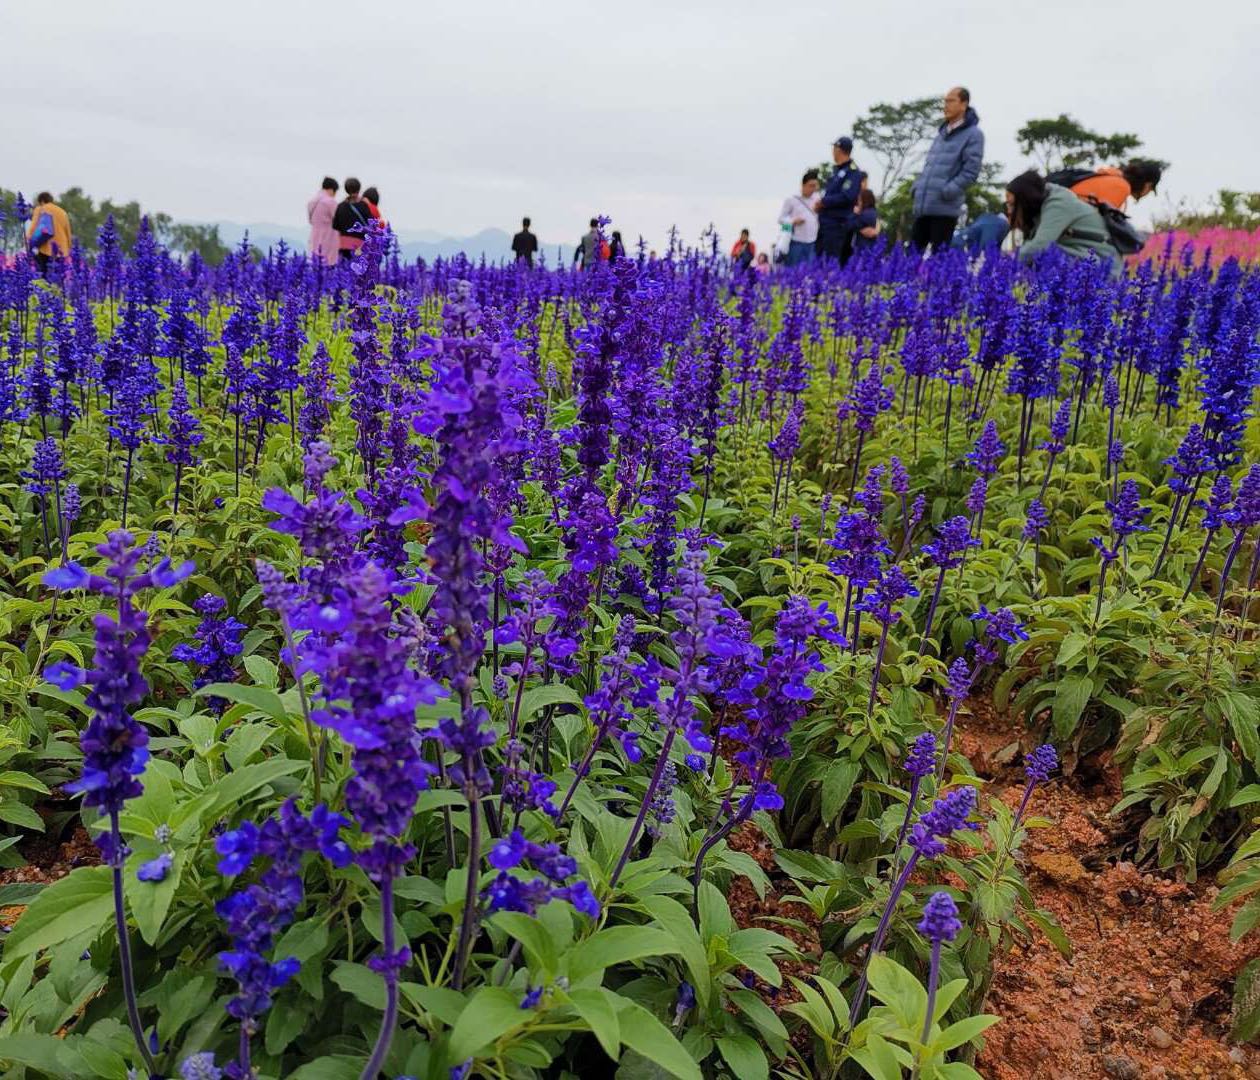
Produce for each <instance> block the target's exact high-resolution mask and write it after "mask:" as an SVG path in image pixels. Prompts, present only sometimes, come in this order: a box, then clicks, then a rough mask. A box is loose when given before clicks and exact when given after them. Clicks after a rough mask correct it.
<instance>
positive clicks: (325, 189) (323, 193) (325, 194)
mask: <svg viewBox="0 0 1260 1080" xmlns="http://www.w3.org/2000/svg"><path fill="white" fill-rule="evenodd" d="M336 210H337V181H336V180H334V179H333V178H332V177H331V176H325V177H324V182H323V183H322V184H321V185H320V188H319V191H318V192H317V193H316V194H315V195H313V196H312V197H311V201H310V202H308V203H307V204H306V220H307V221H309V222H310V223H311V238H310V239H309V240H308V241H307V242H306V250H307V251H308V252H310V255H311V258H312V259H322V260H323V262H324V264H325V265H326V266H336V265H337V247H338V243H337V241H338V236H337V230H336V229H334V228H333V214H334V213H335V212H336Z"/></svg>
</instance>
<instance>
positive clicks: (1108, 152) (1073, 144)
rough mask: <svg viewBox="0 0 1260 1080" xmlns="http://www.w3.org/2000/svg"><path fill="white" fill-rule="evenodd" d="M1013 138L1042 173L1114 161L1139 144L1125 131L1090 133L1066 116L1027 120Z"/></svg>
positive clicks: (1138, 140) (1139, 142) (1138, 139)
mask: <svg viewBox="0 0 1260 1080" xmlns="http://www.w3.org/2000/svg"><path fill="white" fill-rule="evenodd" d="M1015 139H1016V141H1017V142H1018V143H1019V149H1020V152H1021V153H1023V154H1027V155H1028V156H1029V157H1031V158H1032V159H1033V160H1034V161H1036V162H1037V164H1038V165H1039V166H1040V167H1041V169H1042V171H1043V172H1054V171H1055V170H1056V169H1066V168H1077V167H1080V166H1084V165H1092V164H1094V163H1096V162H1100V161H1117V160H1119V159H1120V158H1122V157H1124V156H1125V155H1126V154H1129V153H1132V152H1133V151H1134V150H1136V149H1137V148H1138V147H1139V146H1141V145H1142V140H1141V139H1140V138H1138V136H1136V135H1131V134H1128V133H1126V132H1117V133H1116V134H1114V135H1103V134H1100V133H1099V132H1097V131H1090V130H1089V128H1087V127H1085V126H1084V125H1083V124H1081V123H1080V122H1079V121H1077V120H1075V119H1073V118H1072V117H1071V116H1069V115H1068V114H1067V113H1060V114H1059V115H1058V116H1056V117H1054V118H1053V119H1042V120H1029V121H1028V123H1026V124H1025V125H1024V126H1023V127H1022V128H1020V129H1019V130H1018V131H1017V132H1016V133H1015Z"/></svg>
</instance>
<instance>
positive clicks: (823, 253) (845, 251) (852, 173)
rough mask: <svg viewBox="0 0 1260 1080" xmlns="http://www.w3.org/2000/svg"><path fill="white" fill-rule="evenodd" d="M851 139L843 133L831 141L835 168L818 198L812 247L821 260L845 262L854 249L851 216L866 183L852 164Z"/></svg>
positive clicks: (862, 174)
mask: <svg viewBox="0 0 1260 1080" xmlns="http://www.w3.org/2000/svg"><path fill="white" fill-rule="evenodd" d="M852 155H853V140H852V139H850V138H849V137H848V136H847V135H842V136H841V137H840V138H838V139H837V140H836V141H835V142H834V143H832V144H831V160H832V161H834V162H835V166H836V168H835V171H834V172H833V173H832V174H831V179H830V180H828V181H827V187H826V188H825V189H824V190H823V193H822V198H820V199H819V200H818V205H817V207H816V209H817V211H818V239H817V240H816V241H815V242H814V250H815V253H816V254H817V256H818V258H820V259H838V260H839V261H840V263H841V265H843V264H844V263H846V262H848V259H849V254H850V253H851V252H852V250H853V219H854V216H855V215H856V213H857V210H856V207H857V201H858V194H859V193H860V192H861V190H862V188H863V186H864V185H865V184H866V173H864V172H863V171H862V170H861V169H859V168H858V167H857V166H856V165H855V164H854V163H853V156H852Z"/></svg>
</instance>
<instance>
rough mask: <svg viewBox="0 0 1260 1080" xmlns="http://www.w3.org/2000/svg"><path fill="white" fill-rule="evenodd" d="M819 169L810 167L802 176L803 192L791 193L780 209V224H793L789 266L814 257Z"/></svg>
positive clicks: (816, 234)
mask: <svg viewBox="0 0 1260 1080" xmlns="http://www.w3.org/2000/svg"><path fill="white" fill-rule="evenodd" d="M817 201H818V170H817V169H810V170H809V171H808V172H807V173H806V174H805V175H804V176H802V177H801V193H800V194H799V195H789V196H788V197H787V198H786V199H784V200H783V207H782V209H781V210H780V211H779V224H780V225H782V226H784V227H785V228H786V227H787V226H789V225H790V226H791V228H792V241H791V244H790V245H789V246H788V254H787V258H786V259H785V260H784V261H785V263H786V264H787V265H788V266H799V265H800V264H801V263H803V262H809V261H810V260H811V259H812V258H813V257H814V241H815V240H817V239H818V213H817V210H816V209H815V206H816V203H817Z"/></svg>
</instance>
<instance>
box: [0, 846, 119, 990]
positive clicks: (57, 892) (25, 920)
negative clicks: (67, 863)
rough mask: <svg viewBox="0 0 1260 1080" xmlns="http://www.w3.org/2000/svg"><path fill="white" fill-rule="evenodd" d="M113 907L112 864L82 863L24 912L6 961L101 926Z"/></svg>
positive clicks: (8, 946)
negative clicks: (110, 865) (110, 866)
mask: <svg viewBox="0 0 1260 1080" xmlns="http://www.w3.org/2000/svg"><path fill="white" fill-rule="evenodd" d="M113 911H114V896H113V882H112V878H111V871H110V868H109V867H108V866H80V867H78V868H77V869H75V870H72V871H70V873H69V874H67V875H66V876H65V877H64V878H62V879H61V880H60V881H57V882H54V883H53V884H52V885H49V886H48V887H47V888H46V889H45V890H44V891H43V892H41V893H40V894H39V895H38V896H37V897H35V899H34V900H33V901H32V902H31V906H30V907H28V908H27V909H26V911H24V912H23V913H22V917H21V918H20V919H18V921H17V923H16V925H14V927H13V932H12V933H11V934H9V936H8V937H7V938H6V939H5V943H4V960H5V964H6V965H8V964H10V963H12V961H14V960H17V959H19V958H20V957H23V956H27V955H29V954H32V953H36V952H39V951H40V950H41V949H47V948H49V947H51V946H53V945H58V944H60V943H61V942H63V941H66V940H68V939H70V938H72V937H77V936H78V935H79V934H81V933H83V932H84V931H86V930H99V929H100V928H101V927H102V926H104V925H105V923H106V922H107V921H108V919H109V918H110V916H111V915H112V914H113Z"/></svg>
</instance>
